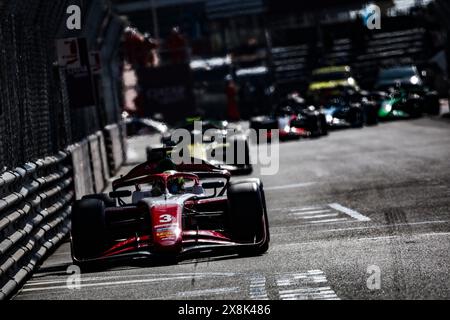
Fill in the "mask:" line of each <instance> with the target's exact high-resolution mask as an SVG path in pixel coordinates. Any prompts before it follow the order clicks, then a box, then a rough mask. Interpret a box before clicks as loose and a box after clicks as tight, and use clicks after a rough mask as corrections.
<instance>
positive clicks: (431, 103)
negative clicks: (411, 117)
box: [424, 94, 441, 116]
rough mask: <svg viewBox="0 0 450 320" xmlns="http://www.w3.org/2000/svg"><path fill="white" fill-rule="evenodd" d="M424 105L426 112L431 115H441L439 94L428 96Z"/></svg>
mask: <svg viewBox="0 0 450 320" xmlns="http://www.w3.org/2000/svg"><path fill="white" fill-rule="evenodd" d="M424 104H425V112H426V113H428V114H429V115H433V116H438V115H439V114H440V113H441V103H440V102H439V96H438V95H437V94H427V95H426V96H425V102H424Z"/></svg>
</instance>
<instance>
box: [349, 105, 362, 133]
mask: <svg viewBox="0 0 450 320" xmlns="http://www.w3.org/2000/svg"><path fill="white" fill-rule="evenodd" d="M350 123H351V126H352V128H362V127H363V126H364V114H363V112H362V110H361V109H359V108H353V109H352V110H351V111H350Z"/></svg>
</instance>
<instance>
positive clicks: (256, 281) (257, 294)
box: [250, 276, 269, 300]
mask: <svg viewBox="0 0 450 320" xmlns="http://www.w3.org/2000/svg"><path fill="white" fill-rule="evenodd" d="M250 299H252V300H269V296H268V295H267V290H266V277H264V276H257V277H253V278H251V279H250Z"/></svg>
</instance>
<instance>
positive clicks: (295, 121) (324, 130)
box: [250, 93, 328, 140]
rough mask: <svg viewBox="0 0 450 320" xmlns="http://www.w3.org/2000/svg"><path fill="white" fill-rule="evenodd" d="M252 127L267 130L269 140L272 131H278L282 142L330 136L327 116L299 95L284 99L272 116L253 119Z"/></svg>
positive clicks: (294, 94) (291, 95)
mask: <svg viewBox="0 0 450 320" xmlns="http://www.w3.org/2000/svg"><path fill="white" fill-rule="evenodd" d="M250 127H251V128H252V129H255V130H259V129H267V130H268V138H269V139H270V138H271V131H272V130H273V129H278V130H279V135H280V140H289V139H299V138H302V137H305V138H306V137H319V136H323V135H327V134H328V125H327V123H326V118H325V114H324V113H323V112H322V111H320V110H318V109H317V108H316V107H314V106H312V105H308V104H307V103H306V102H305V100H304V99H303V98H302V97H300V96H299V95H298V94H297V93H293V94H290V95H288V96H287V97H286V98H285V99H282V100H281V101H280V103H278V105H277V107H276V109H275V111H274V113H273V114H272V115H270V116H259V117H254V118H252V119H251V121H250Z"/></svg>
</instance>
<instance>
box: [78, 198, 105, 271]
mask: <svg viewBox="0 0 450 320" xmlns="http://www.w3.org/2000/svg"><path fill="white" fill-rule="evenodd" d="M71 240H72V256H73V258H74V260H75V262H76V263H77V264H79V265H80V266H81V265H82V264H83V261H84V260H89V259H93V258H95V257H98V255H100V254H101V253H102V252H103V251H104V250H105V247H106V246H105V244H106V240H107V231H106V221H105V202H104V201H102V200H100V199H89V198H84V199H82V200H79V201H76V202H75V203H74V205H73V209H72V230H71Z"/></svg>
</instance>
